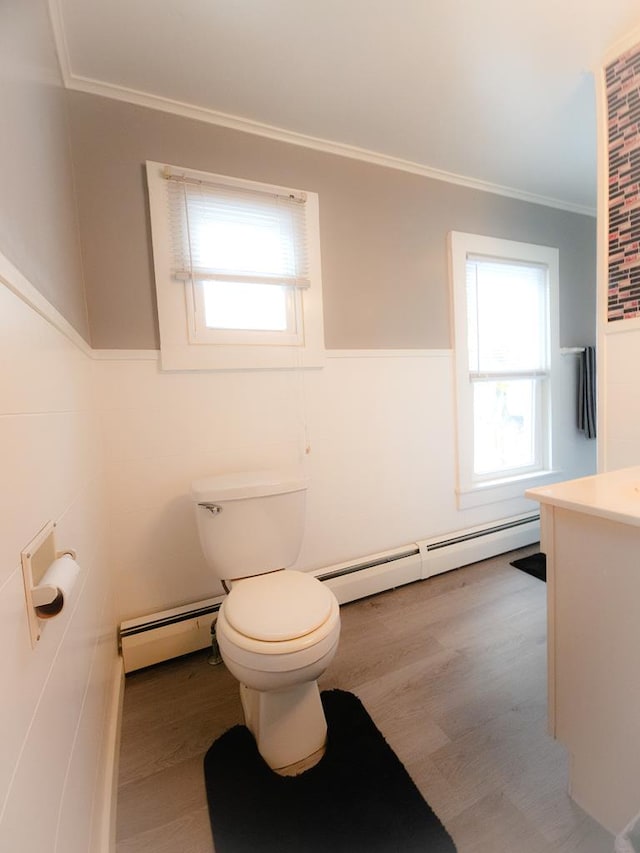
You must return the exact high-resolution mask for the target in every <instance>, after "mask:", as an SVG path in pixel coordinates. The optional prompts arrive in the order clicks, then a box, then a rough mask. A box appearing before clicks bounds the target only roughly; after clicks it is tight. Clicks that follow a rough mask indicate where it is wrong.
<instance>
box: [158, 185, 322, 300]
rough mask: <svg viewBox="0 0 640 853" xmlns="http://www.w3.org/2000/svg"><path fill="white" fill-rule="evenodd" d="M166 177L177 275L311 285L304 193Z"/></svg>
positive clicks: (173, 268)
mask: <svg viewBox="0 0 640 853" xmlns="http://www.w3.org/2000/svg"><path fill="white" fill-rule="evenodd" d="M165 177H166V178H167V187H168V199H169V215H170V225H171V242H172V254H173V262H172V273H173V275H174V277H175V278H179V279H192V278H193V279H198V280H218V281H227V282H233V281H237V282H251V283H254V284H285V285H292V286H295V287H309V284H310V277H309V259H308V251H307V227H306V204H305V198H304V196H287V195H277V194H275V193H272V192H261V191H260V190H254V189H245V188H244V187H238V186H234V185H233V184H231V183H230V184H225V183H222V182H220V183H216V182H209V181H205V180H203V181H199V180H196V179H191V178H189V177H185V176H182V175H175V174H171V173H167V174H166V175H165Z"/></svg>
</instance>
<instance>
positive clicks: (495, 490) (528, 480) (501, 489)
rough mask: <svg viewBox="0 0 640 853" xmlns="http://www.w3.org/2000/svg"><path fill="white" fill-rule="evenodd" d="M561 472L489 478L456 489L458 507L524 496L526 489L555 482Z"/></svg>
mask: <svg viewBox="0 0 640 853" xmlns="http://www.w3.org/2000/svg"><path fill="white" fill-rule="evenodd" d="M561 473H562V472H561V471H559V470H547V471H536V472H535V473H532V474H523V475H522V476H519V477H509V478H508V479H504V480H490V481H488V482H486V483H482V484H479V485H475V486H472V487H470V488H462V489H458V491H457V499H458V509H473V508H474V507H478V506H486V505H487V504H494V503H500V502H501V501H508V500H514V499H516V498H524V493H525V491H526V490H527V489H533V488H535V487H536V486H545V485H548V484H549V483H553V482H556V481H557V479H558V477H559V475H560V474H561Z"/></svg>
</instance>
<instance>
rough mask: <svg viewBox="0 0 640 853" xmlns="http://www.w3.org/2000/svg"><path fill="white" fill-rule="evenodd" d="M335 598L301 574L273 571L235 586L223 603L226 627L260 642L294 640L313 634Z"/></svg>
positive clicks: (318, 582)
mask: <svg viewBox="0 0 640 853" xmlns="http://www.w3.org/2000/svg"><path fill="white" fill-rule="evenodd" d="M333 598H335V596H334V595H333V594H332V593H331V592H330V591H329V589H328V588H327V587H326V586H324V585H323V584H322V583H321V582H320V581H319V580H318V579H317V578H314V577H313V576H312V575H309V574H305V573H304V572H295V571H288V570H282V571H276V572H269V573H268V574H264V575H256V576H255V577H252V578H245V579H244V580H242V581H239V582H236V583H235V584H234V585H233V587H232V588H231V591H230V592H229V595H228V596H227V598H226V599H225V602H224V612H225V616H226V619H227V622H228V623H229V625H231V627H232V628H234V629H235V630H236V631H237V632H238V633H239V634H242V635H243V636H244V637H249V638H250V639H252V640H259V641H262V642H270V643H272V642H283V641H287V640H297V639H299V638H300V637H304V636H306V635H307V634H311V633H312V632H313V631H317V630H318V629H319V628H321V626H322V625H324V623H325V622H326V621H327V619H328V618H329V615H330V614H331V604H332V599H333Z"/></svg>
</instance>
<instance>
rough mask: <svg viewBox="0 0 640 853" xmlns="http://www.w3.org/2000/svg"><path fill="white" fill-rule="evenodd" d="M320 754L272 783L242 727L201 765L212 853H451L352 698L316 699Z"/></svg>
mask: <svg viewBox="0 0 640 853" xmlns="http://www.w3.org/2000/svg"><path fill="white" fill-rule="evenodd" d="M322 704H323V706H324V710H325V714H326V717H327V726H328V731H329V735H328V739H327V749H326V752H325V754H324V756H323V757H322V759H321V760H320V761H319V763H318V764H316V765H315V767H312V768H311V769H309V770H307V771H306V772H305V773H302V774H301V775H300V776H295V777H292V776H279V775H278V774H277V773H274V772H273V771H272V770H270V769H269V767H268V766H267V764H266V763H265V761H264V760H263V759H262V757H261V756H260V754H259V752H258V750H257V748H256V745H255V741H254V739H253V737H252V735H251V734H250V733H249V730H248V729H247V728H245V726H234V728H232V729H230V730H229V731H228V732H226V733H225V734H223V735H222V737H220V738H218V740H216V741H215V742H214V744H213V746H211V748H210V749H209V751H208V752H207V754H206V756H205V759H204V772H205V782H206V787H207V799H208V801H209V816H210V818H211V827H212V830H213V838H214V842H215V847H216V853H359V851H362V853H414V851H415V853H418V851H419V853H455V849H456V848H455V845H454V844H453V841H452V840H451V838H450V837H449V835H448V833H447V832H446V830H445V829H444V827H443V826H442V824H441V823H440V821H439V820H438V818H437V817H436V816H435V814H434V813H433V811H432V810H431V808H430V807H429V806H428V805H427V803H426V802H425V801H424V800H423V798H422V796H421V794H420V792H419V791H418V789H417V788H416V786H415V784H414V782H413V780H412V779H411V777H410V776H409V774H408V773H407V771H406V770H405V768H404V766H403V765H402V764H401V762H400V760H399V759H398V757H397V756H396V754H395V753H394V752H393V750H392V749H391V747H390V746H389V745H388V744H387V742H386V741H385V739H384V738H383V736H382V735H381V734H380V732H379V731H378V729H377V728H376V727H375V725H374V724H373V722H372V720H371V718H370V717H369V715H368V714H367V712H366V711H365V709H364V707H363V705H362V703H361V702H360V700H359V699H358V698H357V697H356V696H354V695H353V694H352V693H346V692H344V691H342V690H329V691H325V692H324V693H322Z"/></svg>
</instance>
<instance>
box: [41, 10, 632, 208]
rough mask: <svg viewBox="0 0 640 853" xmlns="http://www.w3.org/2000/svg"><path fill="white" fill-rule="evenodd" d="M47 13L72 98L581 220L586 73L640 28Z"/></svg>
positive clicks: (580, 16)
mask: <svg viewBox="0 0 640 853" xmlns="http://www.w3.org/2000/svg"><path fill="white" fill-rule="evenodd" d="M50 5H51V11H52V18H53V21H54V31H55V32H56V38H57V42H58V49H59V53H60V58H61V65H62V68H63V73H64V75H65V79H66V82H67V85H69V86H70V87H72V88H79V89H85V90H88V91H96V92H102V93H103V94H109V95H112V96H115V97H125V98H127V99H131V100H134V101H137V102H144V97H143V96H154V97H155V98H164V99H168V100H169V101H175V102H179V104H181V105H187V106H188V107H197V108H201V109H202V110H206V111H210V112H211V113H212V114H211V115H210V118H211V119H213V120H216V119H217V120H220V121H222V122H223V123H224V122H226V123H231V124H233V120H232V117H236V118H237V119H241V120H244V121H248V122H255V123H259V124H260V125H266V126H268V127H257V129H258V130H259V131H260V132H266V133H268V134H270V133H273V134H274V135H278V133H279V132H280V131H288V132H293V133H294V134H301V135H304V136H306V137H313V138H314V139H316V140H318V141H320V140H322V141H324V142H331V143H338V144H341V145H346V146H353V147H355V148H357V149H363V150H365V151H368V152H375V153H377V154H380V155H385V156H386V157H389V158H397V159H399V160H403V161H408V162H409V163H411V164H415V165H416V167H418V168H419V167H425V168H426V169H432V170H440V171H444V172H447V173H451V174H453V175H456V176H463V177H465V178H469V179H471V180H472V181H477V182H486V183H489V184H492V185H497V186H499V187H503V188H508V189H509V190H512V191H515V193H516V194H524V195H525V196H526V195H527V194H532V195H534V196H539V197H544V198H547V199H555V200H557V201H559V202H560V203H561V204H562V205H563V206H567V207H569V208H572V207H573V208H576V209H583V208H588V209H593V208H595V204H596V138H595V97H594V82H593V76H592V73H591V72H592V70H593V69H594V68H595V67H596V66H597V65H598V64H599V62H600V61H601V59H602V57H603V55H604V54H605V52H606V51H607V50H608V49H609V48H610V47H611V46H612V45H613V44H614V43H615V42H616V41H618V40H619V39H620V38H622V37H623V36H625V34H627V33H628V32H629V31H630V30H633V29H634V28H637V27H638V26H640V2H639V0H537V2H536V3H535V4H533V3H527V4H525V3H523V2H518V0H482V2H479V0H441V2H435V0H50ZM122 89H126V90H129V91H128V92H127V93H125V92H123V91H122ZM150 103H151V101H150ZM157 103H158V104H161V103H163V105H164V106H165V107H168V106H170V105H169V104H167V103H166V102H157ZM185 108H186V107H185ZM215 114H224V115H215ZM203 115H204V113H203ZM238 126H242V122H240V124H239V125H238ZM248 126H250V125H248ZM300 141H303V142H305V143H306V144H309V143H310V142H311V140H302V139H301V140H300Z"/></svg>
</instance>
